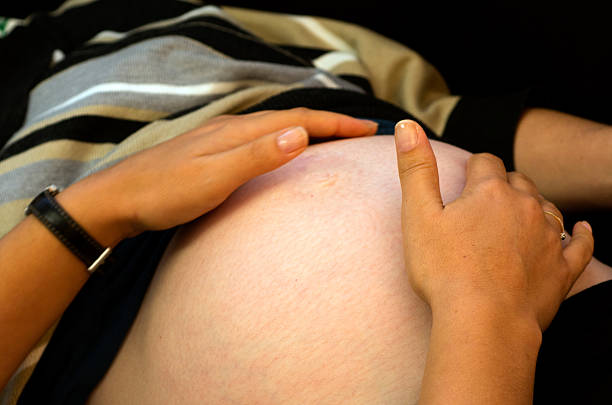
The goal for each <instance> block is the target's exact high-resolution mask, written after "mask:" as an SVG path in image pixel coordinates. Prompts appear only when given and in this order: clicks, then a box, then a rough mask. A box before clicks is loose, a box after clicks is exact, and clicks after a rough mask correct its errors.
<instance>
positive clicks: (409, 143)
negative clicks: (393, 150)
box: [395, 120, 419, 152]
mask: <svg viewBox="0 0 612 405" xmlns="http://www.w3.org/2000/svg"><path fill="white" fill-rule="evenodd" d="M417 130H418V129H417V123H416V122H414V121H412V120H401V121H400V122H398V123H397V124H395V137H396V138H397V149H398V150H399V151H400V152H409V151H410V150H412V149H413V148H414V147H415V146H416V144H417V141H418V139H419V138H418V133H417Z"/></svg>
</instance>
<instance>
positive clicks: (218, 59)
mask: <svg viewBox="0 0 612 405" xmlns="http://www.w3.org/2000/svg"><path fill="white" fill-rule="evenodd" d="M321 73H323V71H322V70H319V69H316V68H304V67H296V66H284V65H279V64H273V63H264V62H253V61H239V60H234V59H231V58H228V57H226V56H223V55H220V54H219V53H217V52H216V51H214V50H212V49H211V48H209V47H207V46H205V45H203V44H200V43H198V42H196V41H194V40H191V39H188V38H184V37H180V36H168V37H160V38H155V39H150V40H147V41H143V42H140V43H137V44H134V45H131V46H129V47H126V48H124V49H122V50H120V51H117V52H115V53H113V54H110V55H105V56H101V57H98V58H93V59H91V60H88V61H86V62H83V63H81V64H78V65H75V66H73V67H71V68H68V69H67V70H65V71H63V72H60V73H58V74H56V75H55V76H53V77H51V78H49V79H47V80H46V81H44V82H43V83H41V84H40V85H38V86H37V87H36V88H35V89H34V90H33V91H32V92H31V94H30V104H29V108H28V113H27V117H26V126H27V125H31V124H33V123H35V122H37V121H40V120H42V119H44V118H46V117H49V116H52V115H56V114H58V113H61V112H65V111H68V110H71V109H74V108H77V107H82V106H86V105H94V104H98V105H100V104H110V105H121V106H125V107H134V108H141V109H151V110H157V111H165V112H167V113H174V112H178V111H181V110H184V109H187V108H190V107H194V106H197V105H202V104H205V103H207V102H210V101H212V100H213V99H216V98H219V97H222V96H223V95H225V94H214V95H210V94H202V95H197V96H194V95H187V96H185V95H176V94H147V93H138V92H98V93H95V94H92V95H89V96H88V97H86V98H84V99H80V100H78V101H75V102H73V103H71V104H69V105H65V106H64V107H62V108H60V109H57V107H58V106H60V105H62V103H65V102H66V101H68V100H70V99H71V98H73V97H77V96H78V95H79V94H81V93H83V92H84V91H86V90H88V89H91V88H93V87H94V86H96V85H100V84H105V83H116V82H118V83H129V84H161V85H173V86H189V85H191V86H193V85H202V84H205V83H215V82H233V81H242V80H255V81H265V82H271V83H280V84H296V85H298V84H301V85H307V86H315V87H326V85H325V84H324V83H322V82H321V81H320V80H315V79H314V76H316V75H317V74H321ZM323 74H325V75H326V77H328V78H329V79H330V80H331V81H333V82H334V83H335V84H336V86H337V87H340V88H346V89H351V90H355V91H360V89H359V88H358V87H356V86H354V85H353V84H351V83H348V82H346V81H344V80H341V79H339V78H335V77H333V76H332V75H330V74H327V73H323ZM239 89H240V88H238V89H236V90H233V91H237V90H239ZM233 91H230V93H231V92H233ZM226 94H229V93H226Z"/></svg>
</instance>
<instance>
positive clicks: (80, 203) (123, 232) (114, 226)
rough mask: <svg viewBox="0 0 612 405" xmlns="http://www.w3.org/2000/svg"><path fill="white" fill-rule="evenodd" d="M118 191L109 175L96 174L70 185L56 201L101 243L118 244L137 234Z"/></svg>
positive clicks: (104, 244)
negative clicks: (122, 205) (133, 233)
mask: <svg viewBox="0 0 612 405" xmlns="http://www.w3.org/2000/svg"><path fill="white" fill-rule="evenodd" d="M116 193H117V191H115V190H114V189H113V183H112V182H110V181H109V179H107V178H106V176H104V175H102V174H94V175H92V176H89V177H87V178H85V179H83V180H80V181H79V182H77V183H75V184H73V185H71V186H70V187H67V188H66V189H65V190H64V191H62V192H61V193H59V194H58V195H57V196H56V200H57V201H58V203H59V204H60V205H61V206H62V207H63V208H64V209H65V210H66V212H67V213H68V214H69V215H70V216H71V217H72V218H74V220H75V221H76V222H77V223H78V224H79V225H80V226H81V227H82V228H83V229H84V230H85V231H86V232H87V233H88V234H89V235H91V237H93V238H94V239H95V240H96V241H97V242H98V243H100V244H101V245H103V246H105V247H114V246H116V245H117V244H118V243H119V242H120V241H121V240H123V239H125V238H127V237H130V236H133V235H132V229H131V227H130V222H129V217H128V215H127V214H126V213H125V210H123V209H122V207H121V204H120V203H119V201H120V198H119V195H118V194H116Z"/></svg>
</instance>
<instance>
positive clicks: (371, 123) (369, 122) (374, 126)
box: [360, 118, 378, 131]
mask: <svg viewBox="0 0 612 405" xmlns="http://www.w3.org/2000/svg"><path fill="white" fill-rule="evenodd" d="M360 121H361V122H363V123H364V124H366V125H367V126H368V128H370V131H372V130H374V131H376V130H377V129H378V123H377V122H375V121H372V120H364V119H361V118H360Z"/></svg>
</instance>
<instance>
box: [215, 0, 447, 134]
mask: <svg viewBox="0 0 612 405" xmlns="http://www.w3.org/2000/svg"><path fill="white" fill-rule="evenodd" d="M223 10H224V11H226V12H227V13H228V14H229V15H230V16H231V17H232V18H234V19H235V20H237V21H238V22H239V23H240V24H241V25H242V26H244V27H245V28H246V29H247V30H250V31H251V32H253V33H254V34H255V35H258V36H259V37H261V38H262V39H264V40H266V41H269V42H272V43H276V44H283V45H293V46H310V47H318V48H322V49H329V50H335V51H344V52H347V53H352V54H354V55H356V56H357V58H358V60H359V61H360V63H361V65H362V71H363V72H368V76H367V78H368V79H369V80H370V83H371V84H372V88H373V90H374V94H375V95H376V97H378V98H380V99H382V100H385V101H388V102H390V103H392V104H395V105H398V106H400V107H402V108H403V109H405V110H406V111H408V112H410V113H411V114H413V115H414V116H415V117H417V118H418V119H420V120H422V121H423V122H424V123H425V124H426V125H427V126H428V127H430V128H431V129H433V130H434V131H435V132H436V133H438V134H441V133H442V132H443V131H444V127H445V126H446V122H447V120H448V117H449V116H450V113H451V112H452V110H453V109H454V108H455V105H456V104H457V102H458V101H459V97H458V96H453V95H451V94H450V92H449V90H448V87H447V86H446V83H445V82H444V80H443V78H442V76H441V75H440V74H439V73H438V71H437V70H436V69H435V68H434V67H433V66H432V65H431V64H429V63H428V62H426V61H425V60H424V59H423V58H422V57H421V56H420V55H419V54H417V53H416V52H414V51H412V50H411V49H409V48H407V47H406V46H404V45H402V44H400V43H399V42H396V41H393V40H391V39H389V38H386V37H383V36H382V35H379V34H377V33H375V32H373V31H371V30H368V29H366V28H363V27H359V26H357V25H354V24H349V23H345V22H341V21H336V20H331V19H326V18H321V17H299V18H296V17H295V16H289V15H283V14H278V13H272V12H266V11H256V10H246V9H240V8H235V7H224V8H223ZM347 44H348V46H349V47H350V50H347V49H345V48H346V46H347ZM332 69H333V72H334V73H336V74H337V73H338V72H339V70H338V69H337V67H336V66H334V67H333V68H332Z"/></svg>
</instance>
